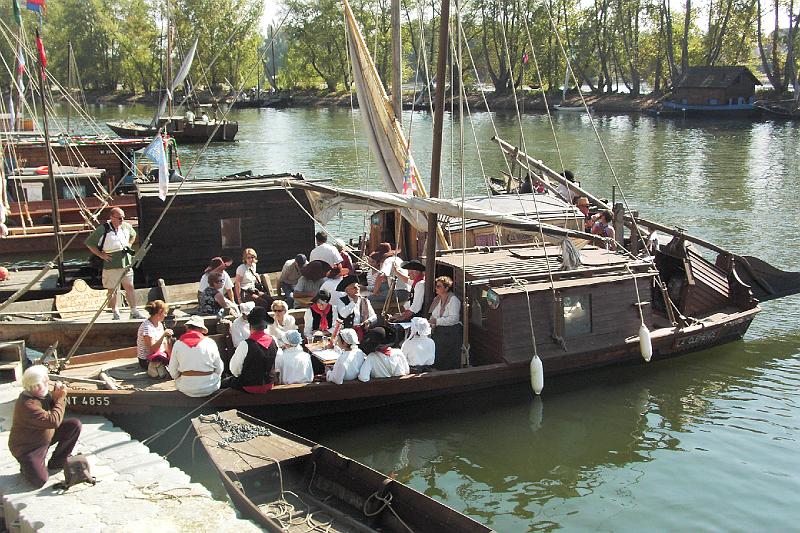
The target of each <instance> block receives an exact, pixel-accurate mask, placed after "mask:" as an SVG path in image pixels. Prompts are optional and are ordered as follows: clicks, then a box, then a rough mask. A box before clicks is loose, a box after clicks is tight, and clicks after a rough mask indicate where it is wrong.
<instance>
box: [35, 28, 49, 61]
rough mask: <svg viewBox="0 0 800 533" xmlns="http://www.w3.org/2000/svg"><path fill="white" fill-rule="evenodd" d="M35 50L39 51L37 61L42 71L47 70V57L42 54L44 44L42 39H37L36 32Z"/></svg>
mask: <svg viewBox="0 0 800 533" xmlns="http://www.w3.org/2000/svg"><path fill="white" fill-rule="evenodd" d="M36 49H37V50H39V61H41V62H42V70H44V69H46V68H47V55H46V54H45V53H44V43H43V42H42V38H41V37H39V31H38V30H37V31H36Z"/></svg>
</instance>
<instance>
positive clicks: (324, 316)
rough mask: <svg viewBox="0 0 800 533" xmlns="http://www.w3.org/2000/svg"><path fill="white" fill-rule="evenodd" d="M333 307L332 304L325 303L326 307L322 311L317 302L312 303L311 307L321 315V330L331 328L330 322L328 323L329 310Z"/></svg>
mask: <svg viewBox="0 0 800 533" xmlns="http://www.w3.org/2000/svg"><path fill="white" fill-rule="evenodd" d="M330 308H331V304H325V307H324V309H323V310H322V311H320V310H319V307H317V304H314V305H312V306H311V307H309V309H311V312H312V313H316V314H318V315H319V330H320V331H328V328H330V324H328V311H329V310H330Z"/></svg>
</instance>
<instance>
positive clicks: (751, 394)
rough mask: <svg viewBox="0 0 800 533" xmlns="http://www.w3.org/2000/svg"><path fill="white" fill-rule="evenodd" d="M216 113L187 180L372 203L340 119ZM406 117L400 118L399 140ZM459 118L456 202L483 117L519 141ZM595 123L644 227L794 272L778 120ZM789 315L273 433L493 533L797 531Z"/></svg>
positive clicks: (147, 424) (798, 343)
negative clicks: (678, 349) (263, 176)
mask: <svg viewBox="0 0 800 533" xmlns="http://www.w3.org/2000/svg"><path fill="white" fill-rule="evenodd" d="M93 112H95V113H96V115H97V116H98V117H101V118H103V119H109V118H117V117H129V116H137V117H141V118H149V113H150V111H149V110H148V109H146V108H144V107H134V108H118V107H105V108H96V109H94V110H93ZM232 115H233V116H234V117H235V119H237V120H239V122H240V130H239V136H238V139H239V141H238V142H237V143H235V144H233V145H222V144H219V145H214V146H212V147H210V148H209V149H208V150H207V151H206V152H205V153H204V154H202V158H201V159H200V162H199V163H198V164H197V166H196V167H195V169H194V171H193V173H194V174H196V175H197V176H198V177H211V176H214V175H219V174H225V173H230V172H235V171H239V170H242V169H245V168H252V169H254V170H256V171H260V172H283V171H291V172H302V173H303V174H305V175H306V177H310V178H331V179H332V180H333V182H334V183H336V184H339V185H346V186H353V187H359V188H377V187H380V185H379V178H378V177H376V175H375V168H374V165H370V159H369V155H368V152H367V147H366V143H365V140H364V138H363V134H362V133H361V131H362V128H361V123H360V118H359V117H358V113H357V112H356V113H355V114H354V113H351V111H350V110H349V109H335V110H328V109H289V110H280V111H278V110H243V111H240V112H236V111H234V112H232ZM410 118H411V114H410V113H407V114H406V115H405V123H406V126H408V123H409V119H410ZM473 118H474V121H473V124H474V128H475V132H476V135H477V137H478V139H479V140H480V155H481V161H479V159H478V157H477V151H476V149H475V143H474V141H473V140H472V129H471V126H470V124H469V122H468V123H467V124H466V129H465V131H466V135H467V143H466V154H465V162H464V167H465V171H466V172H465V174H466V184H467V191H468V193H469V194H475V193H480V192H481V191H482V187H483V180H482V177H481V176H482V172H481V166H480V164H481V162H482V163H483V165H484V167H485V169H486V172H487V173H488V174H492V175H498V174H499V171H500V170H503V169H505V167H504V165H503V162H502V158H501V157H500V155H499V152H498V151H497V149H496V147H495V146H494V145H493V144H492V143H491V142H490V141H489V139H490V138H491V136H492V135H493V134H494V128H493V125H492V120H491V119H492V118H494V120H495V121H496V128H497V130H498V132H499V133H500V136H501V137H504V138H506V139H507V140H509V141H510V142H513V143H515V144H516V143H519V142H520V128H519V125H518V124H517V122H516V119H515V117H514V116H513V115H504V116H493V115H490V114H487V113H481V114H477V115H475V116H474V117H473ZM554 120H555V124H554V126H555V129H556V131H557V132H558V143H559V147H560V155H561V158H562V160H563V162H564V167H565V168H570V169H572V170H573V171H574V172H575V174H576V176H578V178H579V179H580V180H581V181H582V182H583V185H584V186H586V187H588V188H589V189H590V190H593V191H595V192H596V193H597V194H598V195H599V196H606V197H609V198H610V197H611V196H612V194H613V193H612V186H613V185H614V184H615V181H614V179H613V176H612V173H611V171H610V170H609V165H608V163H606V162H605V160H604V157H603V152H602V150H601V149H600V147H599V145H598V143H597V140H596V138H595V133H594V130H593V129H592V127H591V124H590V122H589V120H588V119H587V118H586V117H581V116H572V115H569V116H557V117H555V119H554ZM431 122H432V120H431V118H430V117H429V116H428V115H426V114H420V113H417V114H414V115H413V124H412V150H413V152H414V155H415V158H416V161H417V163H418V165H419V166H420V169H421V171H422V173H423V175H426V176H427V175H428V171H429V168H430V148H429V147H430V142H431V141H430V129H431ZM522 122H523V126H522V131H523V133H524V142H525V146H526V147H527V150H528V152H529V153H530V154H531V155H534V156H535V157H538V158H541V159H542V160H544V161H545V162H546V163H547V164H548V165H550V166H551V167H553V168H557V169H558V168H560V167H561V166H562V165H561V163H560V162H559V153H558V151H557V150H556V149H555V148H554V144H553V137H552V133H551V129H550V125H549V123H548V120H547V118H546V117H545V116H543V115H530V116H526V117H524V118H523V121H522ZM594 124H595V126H596V128H597V131H598V134H599V136H600V138H601V139H602V141H603V145H604V146H605V149H606V151H607V153H608V155H609V157H610V159H611V163H612V166H613V169H614V171H615V173H616V175H617V178H618V180H619V183H620V185H621V187H622V191H624V193H625V195H626V198H627V199H628V201H629V203H630V206H631V207H632V208H634V209H638V210H639V211H640V213H641V214H642V215H643V216H645V217H647V218H652V219H655V220H659V221H661V222H664V223H667V224H671V225H677V226H680V227H682V228H685V229H686V230H687V231H689V232H692V233H695V234H697V235H699V236H702V237H704V238H707V239H709V240H711V241H713V242H716V243H718V244H720V245H722V246H724V247H726V248H729V249H731V250H734V251H736V252H738V253H741V254H747V255H755V256H758V257H761V258H763V259H765V260H767V261H769V262H770V263H772V264H774V265H775V266H777V267H780V268H783V269H786V270H800V261H798V260H797V255H796V253H797V249H798V245H800V237H798V232H797V228H798V220H800V217H798V215H797V208H796V206H795V201H796V200H797V199H798V197H800V184H799V181H800V180H798V178H800V170H799V169H798V165H797V161H798V155H800V143H798V138H797V137H798V126H797V125H796V124H792V123H783V122H738V121H724V122H716V123H714V122H708V121H692V120H677V121H671V120H663V119H654V118H650V117H638V116H635V117H634V116H625V115H619V116H599V117H597V118H596V119H595V122H594ZM354 128H355V130H356V135H355V140H354V133H353V131H354ZM445 137H446V138H445V153H444V156H443V160H444V163H443V172H442V174H443V184H442V189H443V191H444V192H445V193H446V194H447V195H452V196H460V188H459V185H458V184H459V183H460V178H458V169H457V165H451V161H453V160H454V159H455V158H454V157H452V156H451V154H452V153H454V150H455V147H454V146H453V145H452V144H451V142H450V139H451V138H452V137H453V135H451V129H450V126H449V125H446V126H445ZM198 153H199V148H197V147H189V148H186V149H183V150H182V155H181V157H182V161H183V164H184V168H186V167H187V166H191V163H192V161H193V160H194V159H195V158H196V156H197V155H198ZM451 168H452V169H453V170H452V171H451ZM453 176H455V177H453ZM616 194H617V197H619V195H620V192H619V191H617V192H616ZM363 227H364V219H363V216H362V215H360V214H358V213H351V214H348V215H345V216H343V217H342V219H341V220H335V221H334V222H333V223H332V224H331V225H330V228H329V229H330V230H331V231H332V232H333V233H334V234H337V235H343V236H355V235H356V234H358V233H360V232H361V231H362V229H363ZM260 252H261V253H262V254H263V253H268V251H264V250H261V251H260ZM798 303H800V297H797V296H795V297H790V298H785V299H783V300H779V301H773V302H767V303H765V304H764V305H763V308H764V312H763V313H761V314H760V315H759V316H758V317H757V318H756V320H755V322H754V323H753V325H752V327H751V328H750V331H749V332H748V334H747V336H746V337H745V339H744V341H742V342H738V343H734V344H730V345H727V346H724V347H721V348H716V349H713V350H708V351H704V352H700V353H697V354H692V355H689V356H687V357H683V358H679V359H676V360H671V361H665V362H659V361H653V362H652V363H650V364H647V365H645V364H642V365H639V366H635V367H628V368H621V369H620V368H615V369H609V370H605V371H601V372H593V373H590V374H582V375H578V376H572V377H567V378H561V379H554V380H549V381H548V382H547V383H546V384H545V390H544V393H543V395H542V397H541V398H536V399H535V398H533V395H532V394H531V392H530V391H529V389H528V388H527V387H525V386H519V387H513V388H506V389H502V390H495V391H491V392H487V393H481V394H477V395H473V396H464V397H461V398H459V399H458V400H457V401H453V400H438V401H433V402H429V403H425V404H413V405H410V406H406V407H399V408H392V409H391V410H385V411H374V410H373V411H369V412H366V413H356V414H352V415H342V416H337V417H329V418H325V419H321V420H320V419H317V420H313V421H302V422H299V423H294V424H292V426H291V427H292V429H296V430H298V431H300V432H302V433H303V434H305V435H307V436H309V437H311V438H314V439H316V440H318V441H319V442H322V443H324V444H326V445H328V446H330V447H332V448H334V449H336V450H339V451H341V452H343V453H345V454H347V455H350V456H351V457H353V458H355V459H357V460H360V461H363V462H365V463H367V464H369V465H371V466H373V467H375V468H377V469H380V470H383V471H386V472H394V473H396V475H397V477H398V478H399V479H400V480H402V481H404V482H406V483H408V484H410V485H411V486H412V487H414V488H416V489H418V490H421V491H423V492H425V493H426V494H428V495H431V496H433V497H435V498H437V499H439V500H441V501H443V502H445V503H447V504H448V505H451V506H452V507H454V508H456V509H458V510H460V511H463V512H466V513H468V514H470V515H472V516H473V517H475V518H476V519H478V520H480V521H482V522H484V523H486V524H488V525H490V526H491V527H493V528H495V529H497V530H499V531H504V532H506V531H507V532H516V531H535V530H555V529H563V530H573V531H575V530H601V531H641V530H671V531H675V530H683V531H754V530H755V531H762V530H767V531H790V530H797V528H798V519H800V458H799V457H800V454H799V453H798V452H799V451H800V448H799V447H798V442H797V440H798V429H800V393H798V385H800V379H799V378H798V375H799V372H800V357H798V356H799V355H800V326H798V320H797V316H798V315H797V310H796V308H797V306H798ZM520 334H524V332H523V331H520ZM120 421H121V423H123V424H124V425H125V427H127V428H128V429H130V430H131V431H133V432H134V433H135V434H136V435H138V436H140V437H144V436H147V435H149V434H151V433H153V432H154V431H155V430H156V429H157V428H158V427H159V424H161V423H162V422H161V421H160V420H159V419H158V417H155V418H149V419H143V418H141V417H136V418H133V417H127V418H125V419H121V420H120ZM184 428H185V426H181V427H180V429H179V430H177V431H176V432H173V433H170V434H169V435H167V436H165V437H164V438H163V441H162V442H158V443H157V447H158V449H159V450H160V451H162V452H164V451H167V450H169V449H171V448H172V447H173V446H174V445H175V443H176V442H177V441H178V439H179V438H180V436H181V434H182V433H183V430H184ZM172 459H174V461H175V463H176V464H178V465H179V466H182V467H184V468H186V469H187V470H189V471H190V472H192V474H193V476H195V478H196V479H199V480H201V481H203V482H204V483H207V484H208V485H209V486H210V487H212V489H213V490H215V491H216V492H217V493H218V494H221V490H220V486H219V484H218V482H217V481H216V480H215V479H214V476H213V475H212V473H211V471H210V468H209V467H208V465H207V463H205V462H204V459H202V458H198V461H197V463H196V464H193V461H192V454H191V450H190V447H189V446H188V445H184V446H183V447H181V448H179V449H178V451H177V452H176V453H175V454H173V456H172Z"/></svg>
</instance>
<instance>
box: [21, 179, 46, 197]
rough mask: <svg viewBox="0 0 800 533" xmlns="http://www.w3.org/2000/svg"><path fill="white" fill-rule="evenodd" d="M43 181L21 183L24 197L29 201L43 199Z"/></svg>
mask: <svg viewBox="0 0 800 533" xmlns="http://www.w3.org/2000/svg"><path fill="white" fill-rule="evenodd" d="M43 188H44V183H36V182H33V183H23V184H22V190H23V191H25V199H26V200H27V201H29V202H41V201H42V200H43V199H44V194H43Z"/></svg>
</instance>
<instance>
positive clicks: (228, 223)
mask: <svg viewBox="0 0 800 533" xmlns="http://www.w3.org/2000/svg"><path fill="white" fill-rule="evenodd" d="M219 229H220V234H221V235H222V248H223V249H226V248H241V247H242V219H241V218H223V219H220V221H219Z"/></svg>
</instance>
